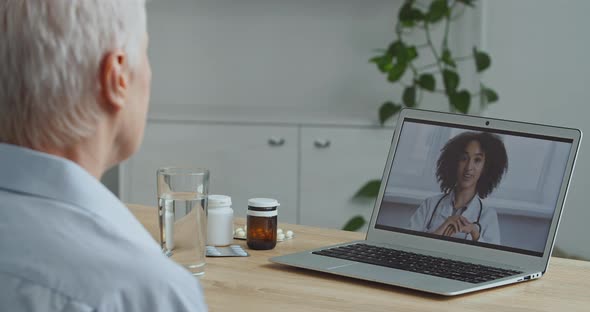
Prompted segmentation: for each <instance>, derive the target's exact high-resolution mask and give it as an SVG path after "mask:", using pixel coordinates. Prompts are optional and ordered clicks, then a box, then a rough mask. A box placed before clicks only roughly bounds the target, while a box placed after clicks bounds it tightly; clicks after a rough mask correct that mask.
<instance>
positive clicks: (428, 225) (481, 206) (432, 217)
mask: <svg viewBox="0 0 590 312" xmlns="http://www.w3.org/2000/svg"><path fill="white" fill-rule="evenodd" d="M447 196H449V193H446V194H445V195H444V196H443V197H441V198H440V199H439V200H438V202H437V203H436V206H434V210H432V215H430V220H428V224H427V225H426V229H428V230H430V227H431V226H432V219H434V214H435V213H436V210H437V209H438V206H439V205H440V202H441V201H442V200H443V199H445V198H446V197H447ZM477 200H478V201H479V214H478V215H477V221H475V222H474V223H473V224H475V225H477V226H478V227H479V233H481V224H480V223H479V219H481V211H482V210H483V204H482V203H481V198H479V197H478V198H477ZM467 235H468V234H467V233H465V239H467Z"/></svg>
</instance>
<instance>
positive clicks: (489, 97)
mask: <svg viewBox="0 0 590 312" xmlns="http://www.w3.org/2000/svg"><path fill="white" fill-rule="evenodd" d="M482 95H483V96H484V97H485V99H486V104H490V103H494V102H497V101H498V93H496V91H494V90H493V89H490V88H484V89H483V91H482Z"/></svg>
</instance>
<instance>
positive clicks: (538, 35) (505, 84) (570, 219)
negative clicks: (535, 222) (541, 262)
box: [482, 0, 590, 258]
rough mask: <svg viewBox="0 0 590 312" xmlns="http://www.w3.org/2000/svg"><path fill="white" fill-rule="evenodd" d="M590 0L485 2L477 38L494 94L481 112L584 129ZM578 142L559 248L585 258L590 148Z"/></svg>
mask: <svg viewBox="0 0 590 312" xmlns="http://www.w3.org/2000/svg"><path fill="white" fill-rule="evenodd" d="M588 12H590V1H586V0H568V1H553V0H519V1H514V0H493V1H489V0H487V1H485V3H484V9H483V31H482V39H483V40H482V41H483V44H484V47H485V49H486V50H487V51H489V52H490V54H491V56H492V67H491V69H490V71H489V72H488V73H487V74H485V76H484V79H485V80H486V81H487V83H488V84H489V85H490V86H493V87H494V88H495V89H496V90H497V91H498V93H499V95H500V101H499V103H496V104H492V105H491V106H490V107H489V108H488V109H487V110H485V111H484V115H487V116H491V117H498V118H507V119H519V120H525V121H530V122H535V123H549V124H555V125H561V126H567V127H576V128H581V129H582V131H583V132H586V133H587V134H588V133H590V125H589V124H588V121H589V114H590V97H589V96H588V94H589V93H588V90H589V89H590V60H589V58H590V39H589V38H590V37H589V36H588V29H590V19H588V17H587V14H588ZM588 144H590V143H589V142H588V138H586V139H585V140H582V145H581V149H580V153H579V157H578V160H577V164H576V171H575V172H574V176H573V179H572V184H571V187H570V192H569V195H568V199H567V203H566V206H565V210H564V213H563V219H562V222H561V224H560V229H559V233H558V237H557V246H558V247H560V248H561V249H563V250H564V251H566V252H568V253H573V254H576V255H580V256H583V257H585V258H590V240H588V239H587V238H588V221H589V220H590V209H589V204H588V201H587V199H586V196H585V195H586V193H587V192H588V189H589V188H590V175H589V173H590V154H589V152H590V150H589V149H588Z"/></svg>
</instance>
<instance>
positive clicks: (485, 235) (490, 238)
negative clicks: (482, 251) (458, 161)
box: [408, 192, 500, 245]
mask: <svg viewBox="0 0 590 312" xmlns="http://www.w3.org/2000/svg"><path fill="white" fill-rule="evenodd" d="M453 198H454V193H453V192H451V193H449V194H439V195H435V196H432V197H429V198H427V199H425V200H424V201H423V202H422V204H421V205H420V207H418V209H416V212H414V215H412V218H411V219H410V225H409V227H408V228H409V229H410V230H414V231H420V232H428V233H433V232H434V231H436V229H438V227H439V226H441V225H442V224H443V223H444V222H445V221H446V220H447V218H448V217H450V216H452V215H453ZM439 201H440V203H439V204H438V207H436V206H437V203H438V202H439ZM480 202H481V203H482V205H481V216H480V217H479V224H480V225H481V232H480V234H479V240H478V241H479V242H482V243H490V244H497V245H500V226H499V225H498V214H497V213H496V210H495V209H493V208H491V207H488V206H486V205H485V203H483V201H481V199H480V198H479V196H477V195H476V196H475V197H474V198H473V199H472V200H471V201H470V202H469V203H468V204H467V206H466V209H464V211H463V213H462V215H463V216H464V217H465V218H467V220H469V222H472V223H474V222H476V221H477V218H478V216H479V212H480ZM435 210H436V211H435ZM431 218H432V222H430V226H428V223H429V221H430V219H431ZM453 237H455V238H461V239H469V240H471V239H472V238H471V234H465V233H455V235H453Z"/></svg>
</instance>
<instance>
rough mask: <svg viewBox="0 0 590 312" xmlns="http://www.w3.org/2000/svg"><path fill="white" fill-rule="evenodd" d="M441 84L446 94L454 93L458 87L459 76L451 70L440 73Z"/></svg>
mask: <svg viewBox="0 0 590 312" xmlns="http://www.w3.org/2000/svg"><path fill="white" fill-rule="evenodd" d="M442 76H443V84H444V85H445V90H446V91H447V94H452V93H455V91H456V90H457V87H459V75H458V74H457V72H455V71H453V70H448V69H445V70H443V72H442Z"/></svg>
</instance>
